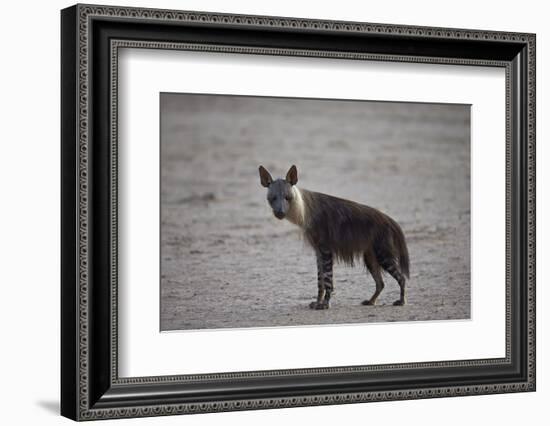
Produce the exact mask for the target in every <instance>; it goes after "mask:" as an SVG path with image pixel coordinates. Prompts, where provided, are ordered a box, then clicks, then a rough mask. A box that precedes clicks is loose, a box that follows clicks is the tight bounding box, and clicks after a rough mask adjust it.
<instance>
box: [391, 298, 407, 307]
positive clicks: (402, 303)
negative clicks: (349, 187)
mask: <svg viewBox="0 0 550 426" xmlns="http://www.w3.org/2000/svg"><path fill="white" fill-rule="evenodd" d="M405 305H406V303H405V301H404V300H401V299H399V300H396V301H395V302H393V306H405Z"/></svg>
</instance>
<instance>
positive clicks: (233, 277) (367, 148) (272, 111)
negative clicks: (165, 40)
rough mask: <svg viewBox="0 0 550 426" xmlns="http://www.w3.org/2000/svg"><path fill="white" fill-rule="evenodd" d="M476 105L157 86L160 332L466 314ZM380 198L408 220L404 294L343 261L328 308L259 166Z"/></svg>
mask: <svg viewBox="0 0 550 426" xmlns="http://www.w3.org/2000/svg"><path fill="white" fill-rule="evenodd" d="M469 122H470V109H469V107H468V106H464V105H433V104H404V103H379V102H342V101H337V102H335V101H311V100H295V99H294V100H285V99H266V98H247V97H228V96H205V95H182V94H162V95H161V283H160V286H161V330H188V329H204V328H208V329H210V328H239V327H267V326H270V327H272V326H287V325H312V324H337V323H363V322H381V321H414V320H444V319H467V318H469V317H470V304H471V300H470V139H469ZM260 164H263V165H264V166H265V167H266V168H267V169H268V170H270V171H271V172H272V174H273V176H274V177H275V176H284V174H285V173H286V171H287V169H288V167H289V166H290V165H291V164H296V165H297V167H298V173H299V182H298V186H299V187H302V188H307V189H310V190H314V191H318V192H325V193H328V194H333V195H336V196H339V197H343V198H348V199H352V200H354V201H357V202H360V203H363V204H367V205H370V206H373V207H376V208H379V209H381V210H382V211H384V212H386V213H387V214H389V215H390V216H392V217H393V218H394V219H395V220H397V222H398V223H399V224H400V225H401V227H402V228H403V231H404V233H405V237H406V240H407V244H408V247H409V254H410V258H411V278H410V281H409V282H408V305H407V306H404V307H400V306H392V302H393V301H394V300H396V299H398V297H399V288H398V285H397V283H396V282H395V281H394V280H393V279H392V278H391V277H389V276H388V275H385V277H384V278H385V282H386V288H385V289H384V292H383V293H382V294H381V296H380V298H379V299H378V304H379V305H378V306H362V305H361V301H362V300H364V299H367V298H368V297H370V296H371V294H372V293H373V291H374V281H373V279H372V278H371V277H370V275H367V272H366V271H365V269H364V267H362V266H356V267H355V268H350V267H347V266H344V265H336V266H335V269H334V277H335V293H334V295H333V298H332V300H331V307H330V309H329V310H326V311H315V310H310V309H309V308H308V304H309V302H311V301H312V300H314V298H315V295H316V292H317V281H316V274H317V272H316V266H315V265H316V264H315V257H314V254H313V252H312V250H311V249H310V248H309V247H307V246H306V245H305V243H304V241H303V240H302V239H301V237H300V232H299V230H298V228H296V227H295V226H293V225H292V224H290V223H289V222H287V221H279V220H277V219H275V218H274V217H273V215H272V214H271V211H270V209H269V206H268V204H267V201H266V199H265V197H266V190H265V189H264V188H263V187H261V186H260V183H259V177H258V165H260Z"/></svg>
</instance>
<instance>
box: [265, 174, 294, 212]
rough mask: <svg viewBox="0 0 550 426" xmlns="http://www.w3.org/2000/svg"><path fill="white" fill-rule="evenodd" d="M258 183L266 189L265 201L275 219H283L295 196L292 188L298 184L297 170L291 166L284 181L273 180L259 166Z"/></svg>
mask: <svg viewBox="0 0 550 426" xmlns="http://www.w3.org/2000/svg"><path fill="white" fill-rule="evenodd" d="M259 170H260V182H261V184H262V186H264V187H265V188H267V201H268V203H269V205H270V206H271V208H272V209H273V214H274V215H275V217H276V218H277V219H284V218H285V217H286V215H287V214H288V211H289V209H290V206H291V204H292V200H293V198H294V196H295V194H294V191H293V190H292V187H293V186H294V185H296V182H298V170H297V169H296V166H292V167H291V168H290V169H289V170H288V173H287V174H286V177H285V178H284V179H275V180H273V178H272V177H271V175H270V174H269V172H268V171H267V170H266V169H265V168H264V167H263V166H260V169H259Z"/></svg>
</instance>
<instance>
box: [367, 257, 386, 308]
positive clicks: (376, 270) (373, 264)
mask: <svg viewBox="0 0 550 426" xmlns="http://www.w3.org/2000/svg"><path fill="white" fill-rule="evenodd" d="M363 260H364V261H365V266H366V267H367V269H368V270H369V272H370V274H371V275H372V278H374V282H375V283H376V290H375V291H374V294H373V295H372V296H371V298H370V299H367V300H364V301H363V302H362V304H363V305H374V304H376V299H378V296H380V293H382V290H384V280H383V279H382V272H381V270H380V265H379V264H378V259H376V256H375V254H374V253H372V252H365V254H364V255H363Z"/></svg>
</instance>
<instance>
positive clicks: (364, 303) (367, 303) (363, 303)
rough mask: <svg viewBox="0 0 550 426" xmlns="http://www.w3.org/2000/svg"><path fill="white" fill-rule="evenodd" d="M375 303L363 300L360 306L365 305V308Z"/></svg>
mask: <svg viewBox="0 0 550 426" xmlns="http://www.w3.org/2000/svg"><path fill="white" fill-rule="evenodd" d="M374 304H375V302H371V301H370V300H363V301H362V302H361V305H365V306H374Z"/></svg>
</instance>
